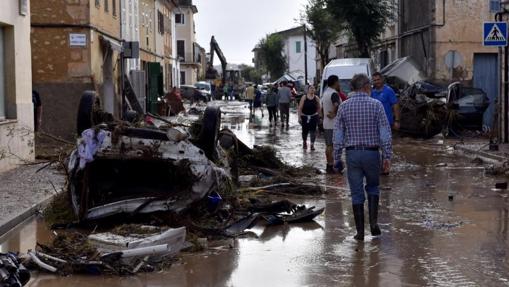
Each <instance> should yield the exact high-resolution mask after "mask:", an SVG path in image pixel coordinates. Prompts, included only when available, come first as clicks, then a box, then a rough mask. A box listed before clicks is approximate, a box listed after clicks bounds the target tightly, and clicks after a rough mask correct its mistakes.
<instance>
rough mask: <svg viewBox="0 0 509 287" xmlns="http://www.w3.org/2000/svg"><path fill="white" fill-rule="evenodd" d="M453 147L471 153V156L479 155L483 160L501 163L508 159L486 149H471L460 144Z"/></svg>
mask: <svg viewBox="0 0 509 287" xmlns="http://www.w3.org/2000/svg"><path fill="white" fill-rule="evenodd" d="M455 149H456V150H459V151H462V152H464V153H465V154H467V155H473V156H478V157H481V158H482V159H483V160H485V161H495V162H499V163H503V162H506V161H507V160H509V159H508V158H507V157H504V156H500V155H496V154H491V153H489V152H486V151H482V150H476V149H471V148H468V147H464V146H460V145H457V146H456V147H455Z"/></svg>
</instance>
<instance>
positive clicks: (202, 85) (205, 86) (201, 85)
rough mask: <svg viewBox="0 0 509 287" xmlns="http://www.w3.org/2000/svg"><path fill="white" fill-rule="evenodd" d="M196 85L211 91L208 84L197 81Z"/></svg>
mask: <svg viewBox="0 0 509 287" xmlns="http://www.w3.org/2000/svg"><path fill="white" fill-rule="evenodd" d="M195 86H196V88H198V89H200V90H205V91H210V86H209V85H207V84H200V83H196V84H195Z"/></svg>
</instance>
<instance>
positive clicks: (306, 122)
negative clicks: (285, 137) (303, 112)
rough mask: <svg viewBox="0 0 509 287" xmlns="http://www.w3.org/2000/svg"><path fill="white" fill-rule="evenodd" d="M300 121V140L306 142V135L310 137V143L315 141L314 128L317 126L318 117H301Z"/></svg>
mask: <svg viewBox="0 0 509 287" xmlns="http://www.w3.org/2000/svg"><path fill="white" fill-rule="evenodd" d="M301 121H302V140H303V141H307V140H308V134H309V135H310V136H311V143H314V142H315V140H316V126H317V124H318V115H314V116H310V117H308V116H301Z"/></svg>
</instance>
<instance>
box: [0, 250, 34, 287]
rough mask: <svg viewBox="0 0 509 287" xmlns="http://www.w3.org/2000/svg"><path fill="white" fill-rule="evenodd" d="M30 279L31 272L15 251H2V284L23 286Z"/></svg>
mask: <svg viewBox="0 0 509 287" xmlns="http://www.w3.org/2000/svg"><path fill="white" fill-rule="evenodd" d="M28 281H30V272H29V271H28V270H27V269H26V268H25V266H23V264H22V263H21V262H20V259H19V258H18V256H17V255H16V254H14V253H0V286H2V287H21V286H25V285H26V284H27V283H28Z"/></svg>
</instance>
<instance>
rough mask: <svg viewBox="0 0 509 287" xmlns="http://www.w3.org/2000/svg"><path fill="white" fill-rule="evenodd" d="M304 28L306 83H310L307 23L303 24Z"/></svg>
mask: <svg viewBox="0 0 509 287" xmlns="http://www.w3.org/2000/svg"><path fill="white" fill-rule="evenodd" d="M302 27H303V28H304V79H305V83H304V84H305V85H307V84H308V35H307V31H306V25H303V26H302Z"/></svg>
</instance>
